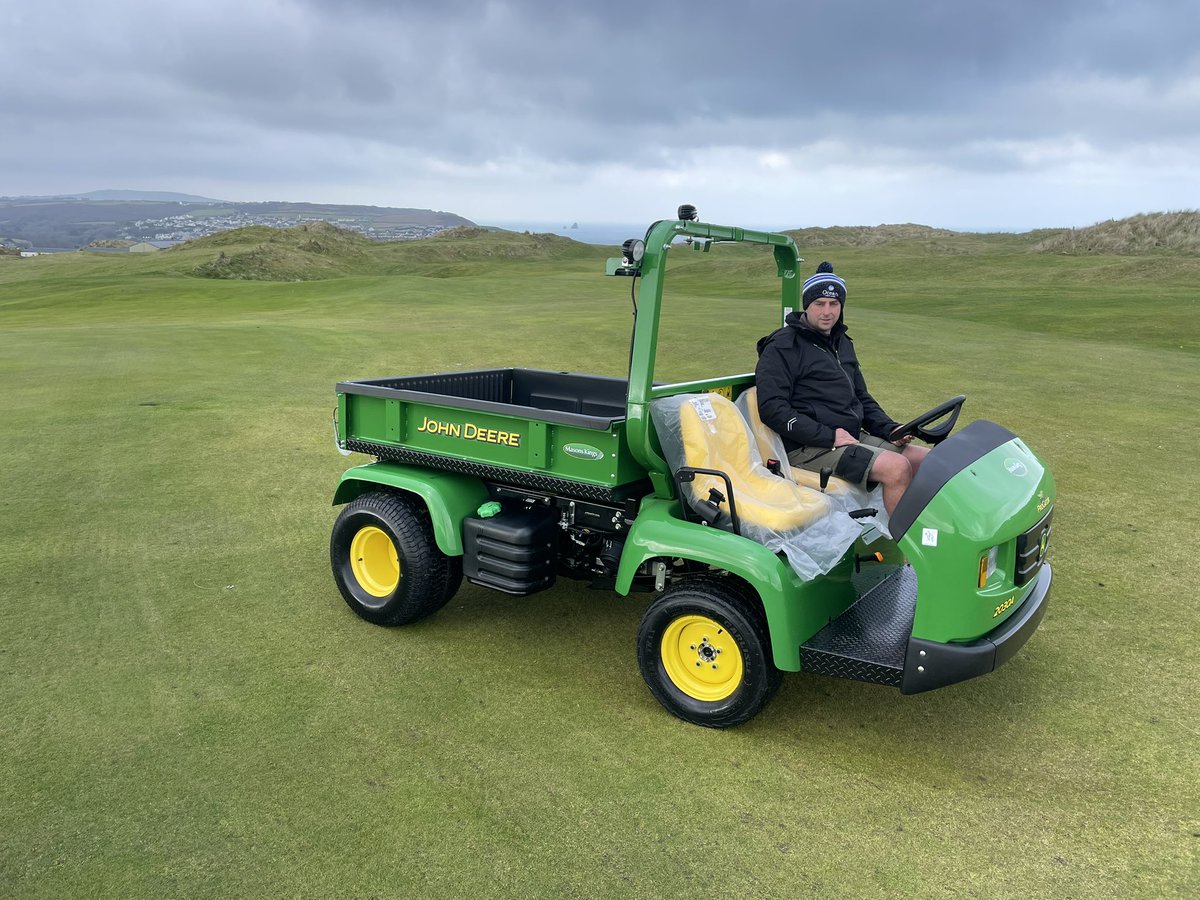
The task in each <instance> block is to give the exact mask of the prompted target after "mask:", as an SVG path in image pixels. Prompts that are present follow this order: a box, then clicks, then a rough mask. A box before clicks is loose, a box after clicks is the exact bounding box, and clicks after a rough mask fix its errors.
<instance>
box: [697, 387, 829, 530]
mask: <svg viewBox="0 0 1200 900" xmlns="http://www.w3.org/2000/svg"><path fill="white" fill-rule="evenodd" d="M679 429H680V437H681V438H682V439H683V457H684V465H686V466H691V467H693V468H698V469H715V470H717V471H720V472H724V473H726V474H727V475H728V476H729V480H730V482H731V483H732V484H733V499H734V503H735V504H736V507H737V515H738V519H739V520H740V521H741V522H742V523H743V525H746V524H749V525H756V526H758V527H760V528H764V529H767V530H768V531H774V532H779V533H783V532H788V531H791V530H793V529H797V528H802V527H804V526H805V525H807V524H809V523H810V522H813V521H814V520H816V519H818V518H820V517H821V516H824V515H826V514H827V513H828V512H829V511H830V509H831V505H830V502H829V498H828V497H826V496H825V495H824V494H822V493H820V492H819V491H814V490H811V489H809V488H807V487H802V486H800V485H798V484H796V483H794V482H792V481H789V480H788V479H786V478H780V477H779V476H778V475H775V474H773V473H771V472H770V471H768V470H767V467H766V466H764V465H763V464H762V463H761V462H759V460H758V459H757V458H756V455H755V454H754V453H753V452H752V451H751V448H750V440H751V434H750V429H749V426H747V424H746V421H745V419H743V418H742V414H741V413H740V412H739V411H738V408H737V407H736V406H734V405H733V403H732V401H729V400H726V399H725V398H724V397H721V396H719V395H717V394H704V395H700V396H697V397H694V398H691V399H689V400H687V401H686V402H684V403H683V405H682V406H681V407H680V410H679ZM684 488H685V490H690V492H691V494H692V496H693V497H694V498H695V499H697V500H706V499H708V492H709V489H710V488H716V489H717V490H718V491H720V492H721V493H722V494H726V493H728V490H727V488H726V486H725V483H724V482H723V481H722V480H721V479H720V478H717V477H715V476H713V475H697V476H696V479H695V481H693V482H691V483H690V484H685V485H684ZM721 508H722V510H723V511H725V512H728V509H729V506H728V502H726V503H724V504H722V505H721Z"/></svg>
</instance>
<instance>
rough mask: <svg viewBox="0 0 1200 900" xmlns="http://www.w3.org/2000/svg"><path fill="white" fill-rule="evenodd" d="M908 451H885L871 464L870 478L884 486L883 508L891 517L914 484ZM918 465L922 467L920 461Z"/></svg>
mask: <svg viewBox="0 0 1200 900" xmlns="http://www.w3.org/2000/svg"><path fill="white" fill-rule="evenodd" d="M918 449H919V448H918ZM907 450H908V448H907V447H906V448H905V451H906V452H905V453H903V454H901V453H895V452H893V451H891V450H885V451H884V452H883V453H880V454H878V455H877V456H876V457H875V461H874V462H873V463H872V464H871V472H870V474H869V475H868V478H869V479H870V480H871V481H878V482H879V483H880V484H881V485H883V508H884V509H886V510H887V512H888V515H889V516H890V515H891V514H892V513H893V512H894V511H895V509H896V504H897V503H899V502H900V498H901V497H903V496H904V492H905V491H906V490H908V486H909V485H910V484H912V478H913V466H912V463H910V462H909V459H908V453H907ZM921 458H922V459H923V458H924V456H923V455H922V457H921ZM917 465H920V461H918V462H917Z"/></svg>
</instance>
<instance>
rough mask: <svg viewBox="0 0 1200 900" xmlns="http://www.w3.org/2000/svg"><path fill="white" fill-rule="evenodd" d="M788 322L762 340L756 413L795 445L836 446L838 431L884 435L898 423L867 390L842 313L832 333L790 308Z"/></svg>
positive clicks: (756, 373)
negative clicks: (824, 333) (820, 330)
mask: <svg viewBox="0 0 1200 900" xmlns="http://www.w3.org/2000/svg"><path fill="white" fill-rule="evenodd" d="M784 321H785V323H786V324H785V325H784V327H783V328H780V329H779V330H778V331H776V332H774V333H773V334H769V335H767V336H766V337H764V338H763V339H762V340H760V341H759V342H758V354H759V356H758V366H757V367H756V368H755V370H754V377H755V381H756V382H757V385H758V414H759V416H760V417H761V418H762V420H763V422H765V423H766V424H767V425H768V426H769V427H771V428H773V429H774V430H775V431H777V432H778V433H779V435H780V436H781V437H782V438H783V443H784V446H785V447H786V448H787V450H788V451H789V452H791V451H792V450H795V449H796V448H797V447H832V446H833V439H834V431H835V430H836V429H838V428H844V429H846V431H848V432H850V434H852V435H854V436H855V437H858V434H859V432H861V431H866V432H867V433H868V434H873V435H875V436H876V437H881V438H886V437H887V436H888V435H889V434H891V432H892V431H893V430H894V429H896V428H897V427H898V426H899V424H900V423H899V422H895V421H893V420H892V419H891V417H890V416H888V414H887V413H885V412H884V411H883V409H882V407H880V405H879V404H878V403H876V402H875V398H874V397H872V396H871V395H870V393H868V392H867V383H866V381H864V380H863V376H862V370H861V369H859V366H858V357H857V356H856V355H855V353H854V342H853V341H852V340H850V335H848V334H846V326H845V325H844V324H843V323H842V320H841V319H839V320H838V322H837V324H836V325H834V326H833V330H832V331H831V332H830V335H829V337H826V336H825V335H823V334H821V332H819V331H817V330H816V329H814V328H811V327H809V324H808V321H807V320H806V319H805V318H804V315H803V313H799V312H792V313H789V314H788V317H787V319H785V320H784Z"/></svg>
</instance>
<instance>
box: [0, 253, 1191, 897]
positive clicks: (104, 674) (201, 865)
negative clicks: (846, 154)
mask: <svg viewBox="0 0 1200 900" xmlns="http://www.w3.org/2000/svg"><path fill="white" fill-rule="evenodd" d="M519 237H523V236H519ZM505 240H511V239H508V238H506V239H505ZM490 241H491V239H490V238H489V239H488V240H487V241H481V242H479V243H477V244H472V243H470V242H469V241H468V242H467V243H464V244H460V245H457V246H456V245H455V244H454V242H453V241H450V242H442V243H440V244H439V243H435V242H420V244H417V245H412V247H411V248H409V249H404V248H387V250H386V251H384V253H385V254H390V255H389V256H388V257H387V261H386V264H380V263H379V262H378V260H379V259H381V258H382V257H373V260H375V261H373V262H372V263H371V264H370V266H369V267H368V269H369V274H365V275H353V276H341V277H333V278H327V279H325V280H320V281H312V280H305V281H301V282H298V283H280V282H264V281H224V280H213V279H203V278H195V277H190V275H189V273H190V271H191V269H192V268H193V267H194V266H195V265H197V264H199V263H200V262H202V261H204V260H207V259H211V258H212V257H213V256H215V252H214V250H213V249H212V248H209V249H203V248H201V249H188V250H184V251H178V252H177V251H171V252H169V253H160V254H151V255H148V256H147V257H145V258H137V259H135V258H132V257H129V258H112V257H98V256H89V255H86V254H78V255H71V256H63V257H39V258H37V259H32V260H16V259H10V258H2V259H0V384H2V385H3V392H2V393H0V398H2V399H0V415H2V417H3V422H4V427H3V429H2V430H0V465H2V466H3V470H4V472H5V473H6V478H5V482H4V483H5V487H4V491H3V493H2V494H0V504H2V513H3V514H2V515H0V562H2V564H3V580H2V581H0V592H2V600H3V603H2V605H0V629H2V634H3V640H2V642H0V894H2V895H4V896H15V897H27V896H31V897H63V896H90V895H101V896H121V897H126V896H129V897H133V896H154V897H159V896H179V895H184V896H219V897H229V896H258V895H272V896H275V895H293V896H320V895H347V896H398V895H402V894H403V895H408V894H411V895H414V896H433V897H461V896H566V897H575V896H580V897H608V896H612V897H628V896H646V897H654V896H679V895H684V894H688V893H696V892H700V893H712V894H714V895H719V894H730V893H733V894H739V895H743V896H778V897H794V896H828V897H858V896H879V897H890V896H897V895H911V896H919V897H931V896H932V897H940V896H945V897H951V896H955V897H957V896H964V895H965V896H979V897H994V896H1010V897H1018V896H1019V897H1026V896H1073V897H1085V896H1105V897H1110V896H1120V897H1124V896H1144V897H1160V896H1181V897H1183V896H1194V895H1196V893H1197V892H1198V891H1200V875H1198V872H1200V868H1198V865H1200V862H1198V858H1197V857H1198V849H1200V814H1198V812H1197V810H1198V809H1200V789H1198V787H1197V785H1198V783H1200V762H1198V759H1200V756H1198V754H1197V752H1196V747H1197V742H1198V741H1200V715H1198V703H1197V699H1196V690H1195V672H1196V671H1197V668H1198V664H1200V659H1198V653H1197V641H1196V633H1197V628H1196V624H1195V622H1196V612H1195V609H1194V605H1195V604H1194V602H1193V595H1194V589H1193V588H1192V586H1191V583H1192V579H1191V577H1190V574H1191V573H1190V569H1189V563H1190V562H1191V560H1192V558H1193V556H1194V552H1193V545H1194V543H1195V536H1196V534H1197V532H1198V531H1200V514H1198V513H1197V510H1196V508H1195V501H1196V498H1197V497H1200V489H1198V488H1200V484H1198V481H1200V479H1198V476H1197V474H1196V470H1195V467H1194V465H1193V463H1192V460H1193V459H1194V457H1195V447H1196V443H1197V438H1198V437H1200V433H1198V429H1197V427H1196V424H1195V422H1196V419H1195V398H1196V396H1197V395H1200V364H1198V363H1200V326H1198V322H1197V315H1196V312H1197V311H1196V306H1195V303H1196V301H1195V293H1194V287H1193V286H1194V285H1195V284H1196V277H1197V275H1198V274H1200V272H1197V261H1196V260H1195V259H1193V258H1187V257H1172V258H1170V259H1166V260H1164V259H1162V258H1158V257H1156V258H1148V257H1147V258H1141V257H1122V258H1120V259H1116V258H1113V257H1107V256H1097V257H1074V256H1072V257H1064V256H1055V255H1047V254H1036V253H1033V252H1031V249H1030V241H1028V240H1026V241H1024V242H1022V240H1021V239H1012V238H997V239H996V240H994V241H993V240H989V239H986V238H978V237H977V236H972V237H970V238H968V239H964V240H963V241H961V242H958V244H956V245H955V246H949V247H948V246H947V245H938V246H931V242H934V243H936V242H938V241H943V242H946V241H949V243H951V244H953V243H954V242H955V241H957V239H953V240H952V239H946V238H943V237H933V238H928V239H925V238H916V239H912V240H909V241H901V242H898V243H895V244H889V245H886V246H881V247H875V248H863V247H854V246H848V245H844V246H840V247H839V246H826V247H821V246H803V247H802V252H803V253H804V255H805V256H806V257H807V258H808V262H807V263H806V271H808V270H811V267H812V266H814V265H815V263H816V262H817V261H819V260H820V259H822V258H826V257H828V258H831V259H832V260H833V261H834V262H835V263H836V265H837V268H838V271H839V272H842V273H844V274H845V275H846V277H847V278H848V280H849V283H850V299H849V303H848V305H847V319H848V322H849V324H850V326H851V331H852V334H853V335H854V337H855V339H856V343H857V346H858V349H859V355H860V356H861V357H862V358H863V359H864V361H865V366H866V371H867V373H868V376H869V379H870V383H871V385H872V388H873V390H874V392H875V394H876V396H877V397H879V399H880V400H881V402H883V404H884V405H885V407H886V408H888V409H889V411H891V412H892V413H893V415H896V416H897V417H898V418H901V417H905V416H907V415H908V414H911V413H915V412H918V411H920V410H922V409H925V408H927V407H929V406H932V405H933V404H934V403H936V402H938V401H940V400H941V399H943V398H944V397H946V396H949V395H951V394H954V393H959V392H962V393H966V394H968V396H969V400H968V406H967V408H966V411H965V414H966V415H967V416H968V418H971V417H986V418H991V419H994V420H996V421H998V422H1001V423H1002V424H1005V425H1008V426H1010V427H1012V428H1013V429H1014V430H1016V431H1018V432H1019V433H1020V434H1021V435H1022V436H1023V437H1024V438H1025V439H1026V440H1027V441H1028V442H1029V443H1030V444H1031V445H1032V446H1033V447H1034V448H1036V449H1037V450H1038V451H1039V452H1040V453H1041V454H1042V455H1043V456H1044V457H1045V458H1046V459H1047V461H1048V462H1049V464H1050V466H1051V467H1052V469H1053V470H1054V472H1055V475H1056V478H1057V480H1058V485H1059V498H1060V499H1059V503H1058V507H1057V510H1056V516H1055V537H1054V543H1053V547H1052V562H1053V564H1054V566H1055V574H1056V580H1055V587H1054V592H1053V595H1052V601H1051V606H1050V610H1049V613H1048V615H1047V617H1046V619H1045V621H1044V623H1043V625H1042V627H1041V629H1040V630H1039V631H1038V633H1037V634H1036V635H1035V636H1034V638H1033V639H1032V640H1031V641H1030V643H1029V644H1027V645H1026V647H1025V648H1024V649H1023V650H1022V651H1021V652H1020V653H1019V654H1018V656H1017V658H1016V659H1014V660H1013V661H1012V662H1011V663H1010V664H1009V665H1008V666H1007V667H1005V668H1004V669H1003V670H1001V671H999V672H997V673H995V674H994V675H992V676H989V677H987V678H982V679H977V680H975V681H971V682H966V683H963V684H961V685H956V686H953V687H950V688H947V689H944V690H942V691H937V692H933V693H930V694H924V695H917V696H913V697H903V696H900V695H898V694H897V693H895V692H893V691H890V690H888V689H884V688H878V687H873V686H870V685H865V684H857V683H852V682H840V681H834V680H828V679H822V678H819V677H809V676H802V675H798V676H789V677H788V678H786V679H785V682H784V686H783V688H782V690H781V691H780V693H779V695H778V696H777V697H776V699H775V700H774V701H773V702H772V704H771V705H770V706H769V707H768V708H767V710H766V711H765V712H764V713H763V714H762V715H760V716H759V717H758V718H757V719H755V720H754V721H752V722H751V723H749V724H748V725H746V726H744V727H742V728H739V729H736V730H733V731H729V732H714V731H708V730H704V729H699V728H695V727H692V726H688V725H685V724H683V723H682V722H679V721H677V720H675V719H673V718H672V717H670V716H669V715H668V714H667V713H665V712H664V711H663V710H662V709H661V708H660V707H658V706H657V704H656V703H655V702H654V701H653V699H652V698H651V697H650V695H649V692H648V691H647V690H646V689H645V687H644V686H643V684H642V683H641V678H640V676H639V674H638V671H637V666H636V662H635V659H634V636H635V633H636V629H637V623H638V620H639V618H640V615H641V613H642V611H643V609H644V608H645V605H646V598H645V596H644V595H643V596H635V597H631V598H628V599H623V598H619V597H616V596H615V595H610V594H606V593H602V592H595V591H591V590H588V589H587V588H586V587H584V586H580V585H577V584H575V583H572V582H562V583H560V584H559V585H558V586H556V587H555V588H554V589H553V590H551V591H549V592H546V593H543V594H539V595H535V596H533V597H530V598H526V599H514V598H509V597H506V596H504V595H501V594H497V593H492V592H488V591H486V590H483V589H479V588H474V587H470V586H467V587H465V588H464V589H463V590H462V592H461V593H460V594H459V595H458V596H457V597H456V598H455V599H454V600H453V601H452V602H451V604H450V605H449V606H448V607H447V608H446V609H445V610H444V611H442V612H441V613H439V614H438V615H436V616H434V617H433V618H431V619H429V620H427V621H425V622H422V623H419V624H418V625H415V626H411V627H408V628H403V629H391V630H389V629H380V628H375V627H372V626H369V625H367V624H366V623H363V622H361V621H360V620H358V619H357V618H355V617H354V616H353V615H352V614H351V613H350V612H349V610H347V609H346V607H345V605H344V604H343V603H342V601H341V599H340V597H339V596H338V594H337V591H336V589H335V588H334V586H333V583H332V580H331V578H330V574H329V566H328V559H327V541H328V530H329V526H330V524H331V523H332V519H333V516H334V511H333V510H332V509H331V508H330V506H329V500H330V497H331V495H332V490H333V487H334V485H335V484H336V481H337V478H338V476H339V474H340V472H341V471H342V470H343V469H344V468H345V467H346V466H347V465H348V464H351V463H353V462H358V461H360V460H359V459H354V460H345V459H343V458H342V457H340V456H339V455H338V454H337V453H336V452H335V451H334V449H333V447H332V446H331V444H332V439H331V433H330V418H331V414H332V409H333V406H334V394H333V385H334V383H335V382H336V381H338V380H342V379H346V378H353V377H367V376H384V375H392V374H403V373H412V372H423V371H435V370H445V369H455V368H462V367H468V366H493V365H524V366H533V367H546V368H562V369H571V370H576V371H590V372H600V373H607V374H620V373H621V372H622V370H623V367H624V364H625V358H626V353H627V348H628V328H629V325H630V316H629V310H630V304H629V295H628V291H629V283H628V281H627V280H624V279H605V278H602V277H599V276H598V272H599V271H601V270H602V262H601V261H600V258H601V257H603V256H604V255H605V253H604V252H603V251H594V250H591V249H585V250H582V251H578V250H572V251H571V252H570V253H561V252H558V251H557V250H556V251H555V252H553V253H549V254H545V253H541V252H540V251H536V250H535V249H533V248H532V247H531V245H529V244H528V243H526V244H523V245H520V246H523V247H524V248H525V249H524V250H522V251H521V254H523V255H518V256H519V258H512V257H511V255H506V254H505V253H504V252H502V245H497V244H494V243H491V242H490ZM539 254H540V255H539ZM572 254H574V255H572ZM760 262H762V260H761V257H760V256H759V255H756V254H755V253H754V252H753V251H742V250H741V249H740V248H728V247H718V248H716V249H715V250H714V251H713V253H712V254H710V255H709V256H708V257H700V256H699V255H693V254H687V255H684V254H682V253H681V254H680V255H679V258H678V259H676V260H674V261H673V266H674V267H675V268H677V269H678V270H679V271H678V272H676V273H675V277H673V278H672V279H671V280H670V281H669V291H670V294H669V298H668V299H669V301H670V309H669V313H670V315H669V318H668V323H667V324H668V326H674V327H675V329H676V332H675V333H674V334H671V335H668V336H666V337H665V338H664V351H663V352H664V356H665V358H664V360H663V366H662V370H663V371H664V372H665V373H666V374H669V375H672V376H680V377H689V376H701V375H705V374H713V373H720V372H727V371H728V372H733V371H746V370H748V369H749V368H752V367H753V342H754V339H755V338H757V337H758V336H759V335H760V334H761V333H763V331H764V330H766V329H769V328H770V326H771V323H772V319H773V312H772V311H771V310H770V309H765V308H764V304H765V303H767V301H766V300H765V299H763V298H766V297H769V296H770V295H771V294H772V293H773V291H774V290H775V287H776V283H775V282H774V280H773V279H772V278H771V277H769V276H768V277H762V276H761V273H759V272H755V271H753V270H752V268H751V267H752V266H753V265H756V264H758V263H760ZM755 299H758V301H759V302H758V308H757V310H754V304H753V302H752V301H753V300H755Z"/></svg>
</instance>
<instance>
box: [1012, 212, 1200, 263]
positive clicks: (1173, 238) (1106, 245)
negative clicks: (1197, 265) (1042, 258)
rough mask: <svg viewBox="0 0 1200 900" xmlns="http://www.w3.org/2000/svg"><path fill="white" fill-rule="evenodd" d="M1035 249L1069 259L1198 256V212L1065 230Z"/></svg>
mask: <svg viewBox="0 0 1200 900" xmlns="http://www.w3.org/2000/svg"><path fill="white" fill-rule="evenodd" d="M1035 249H1036V250H1039V251H1042V252H1044V253H1065V254H1071V255H1096V254H1116V255H1118V256H1129V255H1133V254H1144V253H1179V254H1187V255H1200V211H1197V210H1183V211H1180V212H1160V213H1141V214H1139V215H1136V216H1130V217H1129V218H1127V219H1116V220H1112V219H1110V220H1109V221H1107V222H1099V223H1097V224H1096V225H1091V226H1089V227H1087V228H1068V229H1066V230H1064V231H1060V232H1057V233H1055V234H1054V235H1053V236H1052V237H1049V238H1046V239H1045V240H1043V241H1041V242H1039V243H1038V244H1037V245H1036V247H1035Z"/></svg>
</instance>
